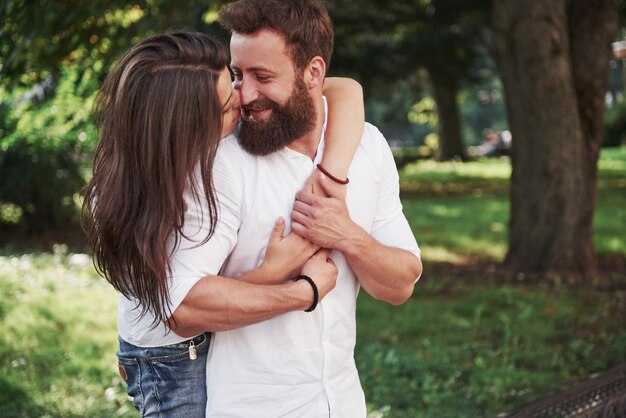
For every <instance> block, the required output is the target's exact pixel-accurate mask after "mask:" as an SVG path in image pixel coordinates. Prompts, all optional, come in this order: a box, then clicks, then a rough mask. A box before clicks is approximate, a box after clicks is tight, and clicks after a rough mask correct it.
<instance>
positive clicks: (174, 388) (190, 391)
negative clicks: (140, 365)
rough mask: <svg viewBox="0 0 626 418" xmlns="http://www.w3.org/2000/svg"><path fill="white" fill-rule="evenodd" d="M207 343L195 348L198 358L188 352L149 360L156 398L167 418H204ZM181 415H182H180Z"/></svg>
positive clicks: (186, 350)
mask: <svg viewBox="0 0 626 418" xmlns="http://www.w3.org/2000/svg"><path fill="white" fill-rule="evenodd" d="M206 346H208V342H205V344H203V345H200V344H198V346H197V348H196V350H197V358H196V359H195V360H191V359H190V358H189V351H188V348H186V349H185V350H183V351H182V352H178V353H176V352H174V353H172V354H171V355H169V356H158V357H149V358H148V362H149V363H150V368H151V372H152V373H153V374H154V377H155V379H154V381H155V392H156V393H155V395H156V396H157V397H158V399H159V402H160V405H161V412H163V413H165V415H166V416H179V414H180V416H187V417H196V416H198V417H203V416H204V412H205V407H206V359H207V353H208V349H207V347H206ZM183 412H184V414H183Z"/></svg>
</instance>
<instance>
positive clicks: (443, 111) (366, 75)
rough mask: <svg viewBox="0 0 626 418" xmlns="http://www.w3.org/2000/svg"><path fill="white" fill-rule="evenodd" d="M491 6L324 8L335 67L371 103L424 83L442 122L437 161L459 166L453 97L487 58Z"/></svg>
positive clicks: (336, 4)
mask: <svg viewBox="0 0 626 418" xmlns="http://www.w3.org/2000/svg"><path fill="white" fill-rule="evenodd" d="M489 5H490V2H489V1H487V0H481V1H473V2H468V1H464V0H445V1H444V0H426V1H419V2H417V1H412V0H391V1H387V2H384V3H379V2H373V1H368V0H360V1H354V0H350V1H346V0H335V1H332V2H328V9H329V12H330V14H331V16H332V18H333V20H334V22H335V40H336V45H335V55H334V58H333V61H334V63H333V66H335V67H339V68H340V71H343V72H346V73H348V74H356V75H357V78H359V79H360V80H361V82H362V83H363V84H365V85H367V87H368V89H370V90H373V91H374V93H375V95H381V94H386V93H388V92H389V91H391V90H393V89H394V88H398V87H399V88H406V84H407V83H406V82H407V80H412V81H413V82H414V83H415V81H417V82H421V83H423V81H424V78H426V79H427V80H428V82H429V84H430V86H431V90H432V96H433V98H434V99H435V102H436V104H437V109H438V114H439V118H438V124H437V130H438V134H439V150H438V159H439V160H449V159H452V158H461V159H464V158H465V153H464V146H463V141H462V137H461V121H460V112H459V107H458V93H459V90H460V88H461V84H462V82H464V81H466V80H469V79H472V78H473V77H474V75H475V72H474V70H475V69H476V64H477V63H478V62H479V61H480V58H479V57H480V56H481V55H482V56H483V57H484V56H486V55H487V49H486V48H485V30H486V28H487V19H488V16H489ZM416 74H418V75H419V74H425V75H426V77H424V76H421V77H414V75H416ZM398 82H400V83H402V85H400V84H399V83H398ZM381 86H382V87H381ZM412 87H413V89H414V90H416V91H419V88H420V86H416V85H415V84H414V85H413V86H412ZM377 93H378V94H377ZM415 101H417V100H415Z"/></svg>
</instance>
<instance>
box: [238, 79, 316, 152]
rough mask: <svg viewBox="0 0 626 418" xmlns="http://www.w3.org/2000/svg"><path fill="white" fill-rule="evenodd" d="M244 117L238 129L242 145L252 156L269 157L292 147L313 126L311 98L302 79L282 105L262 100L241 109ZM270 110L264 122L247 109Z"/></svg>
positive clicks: (313, 110) (313, 115) (313, 111)
mask: <svg viewBox="0 0 626 418" xmlns="http://www.w3.org/2000/svg"><path fill="white" fill-rule="evenodd" d="M241 108H242V112H243V117H242V118H241V122H240V124H239V126H238V128H237V136H238V137H239V143H240V144H241V146H242V147H243V148H244V149H245V150H246V151H248V152H249V153H250V154H254V155H268V154H271V153H273V152H275V151H278V150H280V149H282V148H284V147H285V146H287V145H289V144H291V143H292V142H293V141H294V140H296V139H298V138H300V137H301V136H303V135H304V134H306V133H307V132H310V131H311V130H312V129H313V128H314V127H315V117H316V114H315V108H314V102H313V98H312V97H311V95H310V94H309V91H308V90H307V88H306V85H305V84H304V81H303V80H302V78H297V79H296V82H295V83H294V88H293V92H292V93H291V96H290V97H289V99H288V100H287V103H285V105H284V106H280V105H279V104H278V103H276V102H273V101H271V100H269V99H266V98H263V99H259V100H255V101H254V102H252V103H250V104H248V105H246V106H241ZM267 108H270V109H272V111H271V113H270V116H269V118H268V119H266V120H261V119H253V118H251V117H250V110H256V109H267Z"/></svg>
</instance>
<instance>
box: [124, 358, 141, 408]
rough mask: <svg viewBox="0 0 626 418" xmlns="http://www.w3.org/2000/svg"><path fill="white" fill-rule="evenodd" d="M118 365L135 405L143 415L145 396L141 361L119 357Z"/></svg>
mask: <svg viewBox="0 0 626 418" xmlns="http://www.w3.org/2000/svg"><path fill="white" fill-rule="evenodd" d="M117 359H118V363H117V367H118V369H119V372H120V376H122V379H124V381H125V382H126V385H127V388H128V389H127V393H128V396H130V397H131V398H133V405H134V406H135V408H136V409H137V411H139V415H140V416H143V411H144V404H145V397H144V394H143V390H142V387H141V366H140V364H139V361H137V359H134V358H128V357H120V356H118V357H117Z"/></svg>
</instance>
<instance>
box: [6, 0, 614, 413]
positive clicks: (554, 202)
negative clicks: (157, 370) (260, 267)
mask: <svg viewBox="0 0 626 418" xmlns="http://www.w3.org/2000/svg"><path fill="white" fill-rule="evenodd" d="M221 4H223V2H221V1H217V0H215V1H211V0H204V1H198V0H194V1H187V2H180V1H171V0H149V1H138V2H128V1H105V0H92V1H90V2H75V1H50V0H39V1H28V0H2V1H1V2H0V296H1V297H0V319H1V320H2V321H1V323H0V417H44V416H45V417H83V416H89V417H109V416H110V417H117V416H136V414H135V411H134V409H133V407H132V404H131V403H130V401H129V400H128V399H127V396H126V394H125V387H124V384H123V381H122V380H121V378H120V377H119V376H118V375H117V367H116V359H115V350H116V344H117V334H116V304H117V299H116V294H115V292H114V291H113V289H111V288H110V286H109V285H108V284H107V283H106V282H105V281H104V280H103V279H101V278H100V277H99V276H98V275H97V274H96V272H95V270H94V268H93V266H92V263H91V258H90V254H89V249H88V248H87V247H86V244H85V240H84V238H83V235H82V232H81V229H80V226H79V217H80V205H81V203H82V201H81V189H82V187H83V186H84V185H85V184H86V181H87V180H88V179H89V177H90V172H91V158H92V155H93V150H94V147H95V144H96V143H97V139H98V137H97V132H96V130H95V127H94V124H93V120H92V116H91V107H92V104H93V100H94V96H95V94H96V92H97V90H98V88H99V86H100V84H101V83H102V81H103V79H104V77H105V75H106V74H107V71H108V70H109V69H110V68H111V66H112V65H113V64H114V63H115V61H116V59H117V58H118V57H119V56H120V55H121V54H122V53H123V52H124V51H125V50H127V49H128V48H129V47H130V46H132V45H134V44H135V43H136V42H138V41H139V40H141V39H143V38H145V37H146V36H148V35H151V34H154V33H157V32H160V31H163V30H167V29H172V28H181V27H186V28H195V29H197V30H200V31H203V32H206V33H211V34H214V35H215V36H218V37H221V38H223V39H224V40H225V41H227V39H228V34H227V33H225V32H224V31H223V30H222V29H221V28H220V27H219V24H218V23H217V21H216V20H217V11H218V10H219V7H220V6H221ZM325 4H326V6H327V8H328V10H329V12H330V14H331V17H332V18H333V21H334V24H335V51H334V55H333V59H332V62H331V64H330V69H329V74H330V75H340V76H348V77H352V78H355V79H356V80H358V81H359V82H360V83H361V84H362V86H363V88H364V93H365V106H366V118H367V120H368V121H369V122H371V123H373V124H375V125H377V126H378V127H379V128H380V130H381V131H382V132H383V134H384V135H385V137H386V138H387V140H388V141H389V144H390V146H391V147H392V150H393V152H394V156H395V158H396V164H397V166H398V169H399V170H400V181H401V195H402V199H403V204H404V209H405V213H406V215H407V217H408V219H409V221H410V223H411V227H412V229H413V232H414V234H415V236H416V238H417V241H418V243H419V244H420V246H421V248H422V251H423V261H424V274H423V277H422V278H421V280H420V282H419V283H418V285H417V286H416V290H415V293H414V296H413V298H412V299H411V300H410V301H409V302H407V303H406V304H405V305H403V306H402V307H399V308H397V307H390V306H386V305H384V304H382V303H380V302H376V301H373V300H372V299H371V298H369V297H368V296H367V295H365V294H362V295H361V296H360V297H359V307H358V312H357V317H358V338H359V339H358V342H357V347H356V360H357V365H358V367H359V371H360V374H361V380H362V383H363V386H364V389H365V392H366V398H367V401H368V410H369V411H370V416H371V417H465V416H467V417H478V416H496V415H498V414H499V413H502V412H506V411H512V410H515V409H516V408H519V407H520V406H523V405H525V404H527V403H528V402H531V401H534V400H537V399H541V398H544V397H545V396H548V395H549V394H550V393H553V392H555V391H557V390H559V389H560V388H563V387H568V386H572V385H575V384H576V383H577V382H580V381H583V380H584V379H586V378H587V377H588V376H589V375H591V374H593V373H596V372H601V371H604V370H607V369H610V368H611V367H614V366H617V365H620V364H622V363H624V362H626V326H625V325H624V317H625V315H626V101H625V100H624V92H625V87H626V86H625V82H626V67H625V65H626V62H625V60H626V25H625V22H626V10H625V8H624V2H623V0H567V1H566V0H554V1H551V2H544V1H542V0H499V1H490V0H473V1H468V0H445V1H444V0H388V1H385V2H378V1H373V0H350V1H348V0H327V1H325Z"/></svg>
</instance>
